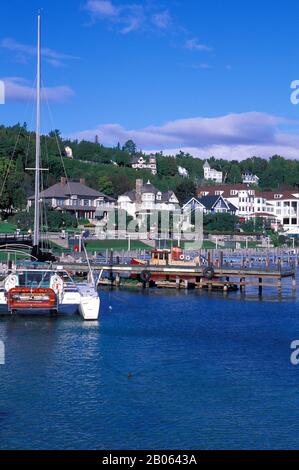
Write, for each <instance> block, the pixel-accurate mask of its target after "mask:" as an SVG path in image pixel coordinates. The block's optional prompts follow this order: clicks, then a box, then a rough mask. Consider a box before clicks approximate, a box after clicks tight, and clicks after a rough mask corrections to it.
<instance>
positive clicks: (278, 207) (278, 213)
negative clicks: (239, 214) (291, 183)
mask: <svg viewBox="0 0 299 470" xmlns="http://www.w3.org/2000/svg"><path fill="white" fill-rule="evenodd" d="M261 213H262V214H265V215H266V214H269V216H271V215H273V216H274V217H275V219H276V221H277V225H278V226H281V227H283V229H284V231H286V232H289V231H292V230H294V229H295V228H296V227H299V193H298V192H297V191H296V190H293V191H292V190H285V191H277V192H276V191H266V192H257V193H256V206H255V215H256V216H259V215H260V214H261Z"/></svg>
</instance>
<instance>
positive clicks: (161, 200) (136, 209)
mask: <svg viewBox="0 0 299 470" xmlns="http://www.w3.org/2000/svg"><path fill="white" fill-rule="evenodd" d="M118 208H119V209H121V210H124V211H126V212H127V213H128V214H129V215H130V216H132V217H134V218H136V216H137V215H140V214H150V213H152V212H154V211H159V212H162V211H168V212H179V211H180V205H179V201H178V199H177V197H176V195H175V194H174V192H173V191H166V192H164V193H163V192H162V191H159V190H158V189H157V188H155V187H154V186H153V185H152V184H151V182H150V181H148V182H147V183H146V184H144V183H143V180H142V179H138V180H136V188H135V189H134V190H132V191H128V192H127V193H125V194H123V195H121V196H119V198H118Z"/></svg>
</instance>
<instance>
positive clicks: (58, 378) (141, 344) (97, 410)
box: [0, 289, 299, 449]
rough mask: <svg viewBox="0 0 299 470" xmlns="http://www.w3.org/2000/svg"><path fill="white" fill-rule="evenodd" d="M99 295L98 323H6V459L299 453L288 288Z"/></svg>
mask: <svg viewBox="0 0 299 470" xmlns="http://www.w3.org/2000/svg"><path fill="white" fill-rule="evenodd" d="M256 294H257V293H256V289H255V290H253V291H252V292H247V294H246V297H245V298H243V297H241V296H240V293H230V294H229V295H228V296H227V297H226V298H225V297H224V296H223V293H218V294H217V293H204V292H199V291H170V292H169V291H167V290H163V291H162V290H161V291H160V290H146V291H144V292H143V291H137V290H136V291H134V290H132V291H128V290H114V291H111V292H110V291H109V290H103V291H102V292H101V298H102V307H101V318H100V321H99V322H98V323H84V322H82V320H81V319H80V318H79V317H77V316H74V315H72V314H71V312H69V313H68V314H66V315H64V316H63V317H61V318H51V317H44V318H40V317H32V316H31V317H17V318H4V317H2V318H1V320H0V339H1V340H2V341H3V342H4V344H5V350H6V354H5V356H6V358H5V359H6V361H5V365H2V366H0V383H1V386H0V448H1V449H296V448H298V447H299V434H298V422H299V366H298V367H295V366H293V365H291V363H290V354H291V350H290V344H291V342H292V341H293V340H295V339H299V303H298V300H297V299H296V297H295V296H293V294H292V292H291V290H290V291H288V290H286V291H283V293H282V297H280V298H278V297H277V295H276V293H275V292H273V293H272V292H271V291H270V290H268V291H267V292H266V290H265V297H264V298H263V299H261V298H259V297H258V296H257V295H256Z"/></svg>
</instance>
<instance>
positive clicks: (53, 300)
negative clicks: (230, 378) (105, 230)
mask: <svg viewBox="0 0 299 470" xmlns="http://www.w3.org/2000/svg"><path fill="white" fill-rule="evenodd" d="M37 29H38V38H37V89H36V152H35V168H31V169H30V170H34V172H35V193H34V201H35V206H34V234H33V248H32V253H31V254H32V259H36V260H37V261H38V262H34V263H26V262H21V263H19V264H18V263H16V266H14V267H13V268H11V269H9V271H8V273H7V276H6V278H5V279H4V281H3V284H2V285H1V286H0V306H1V305H2V306H6V307H7V309H8V312H9V313H10V314H14V313H16V312H18V311H19V312H22V313H33V312H36V311H39V312H45V311H51V312H57V313H59V312H60V308H61V307H62V306H71V305H73V306H77V308H78V310H79V312H80V314H81V316H82V318H83V319H84V320H97V319H98V317H99V312H100V298H99V295H98V292H97V287H96V285H95V282H94V278H93V273H92V270H91V267H90V264H89V267H90V279H91V282H90V283H88V282H83V283H81V284H75V282H74V281H73V280H72V279H71V277H70V276H69V274H68V273H67V272H66V271H64V270H63V268H61V269H58V268H57V269H53V267H52V265H51V264H48V263H40V261H42V260H43V259H44V256H43V253H42V251H41V249H40V226H41V220H40V219H41V218H40V181H41V178H40V175H41V171H44V169H43V168H41V139H40V132H41V15H40V14H39V15H38V24H37ZM86 256H87V253H86Z"/></svg>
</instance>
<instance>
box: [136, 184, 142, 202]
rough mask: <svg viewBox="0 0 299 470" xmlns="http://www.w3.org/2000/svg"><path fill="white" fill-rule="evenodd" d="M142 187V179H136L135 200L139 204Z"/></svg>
mask: <svg viewBox="0 0 299 470" xmlns="http://www.w3.org/2000/svg"><path fill="white" fill-rule="evenodd" d="M142 187H143V180H142V179H138V180H136V202H137V203H139V204H140V203H141V190H142Z"/></svg>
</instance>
